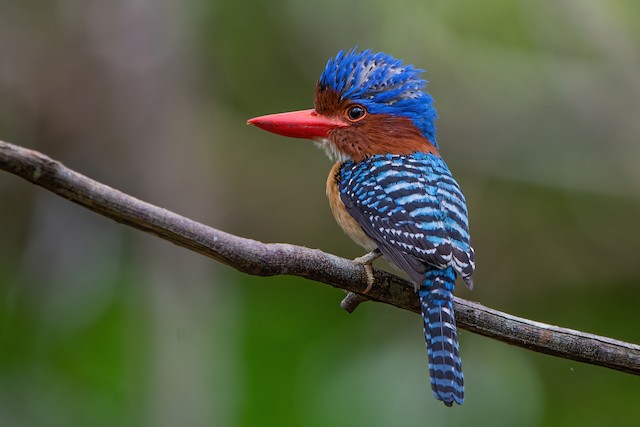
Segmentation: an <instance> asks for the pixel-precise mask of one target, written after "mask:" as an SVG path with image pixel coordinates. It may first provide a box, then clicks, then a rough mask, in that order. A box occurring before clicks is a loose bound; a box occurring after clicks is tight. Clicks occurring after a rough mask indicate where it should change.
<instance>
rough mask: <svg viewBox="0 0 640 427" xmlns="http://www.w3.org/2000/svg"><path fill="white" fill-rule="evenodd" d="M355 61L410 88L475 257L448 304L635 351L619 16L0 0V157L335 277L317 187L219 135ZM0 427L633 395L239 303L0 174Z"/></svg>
mask: <svg viewBox="0 0 640 427" xmlns="http://www.w3.org/2000/svg"><path fill="white" fill-rule="evenodd" d="M354 45H358V46H360V47H363V48H373V49H375V50H383V51H386V52H389V53H392V54H393V55H395V56H397V57H399V58H402V59H404V60H405V61H407V62H410V63H413V64H415V65H417V66H419V67H421V68H425V69H426V70H427V74H426V76H427V78H428V79H429V81H430V84H429V90H430V92H431V93H432V95H433V96H434V97H435V99H436V105H437V107H438V110H439V113H440V117H441V119H440V120H439V122H438V129H439V138H438V141H439V143H440V145H441V147H442V153H443V156H444V157H445V158H446V160H447V162H448V163H449V166H450V168H451V169H452V171H453V173H454V174H455V176H456V177H457V179H458V181H459V182H460V184H461V186H462V187H463V189H464V191H465V193H466V195H467V200H468V204H469V211H470V215H471V231H472V235H473V239H474V246H475V248H476V253H477V266H478V269H477V274H476V279H475V283H476V288H475V289H474V290H473V291H468V290H466V289H464V288H463V287H462V286H460V289H459V291H458V294H459V295H460V296H461V297H464V298H468V299H473V300H476V301H479V302H481V303H483V304H485V305H488V306H490V307H493V308H496V309H500V310H504V311H507V312H509V313H513V314H515V315H519V316H524V317H528V318H532V319H535V320H539V321H544V322H548V323H553V324H558V325H562V326H566V327H571V328H575V329H579V330H584V331H587V332H592V333H596V334H602V335H606V336H610V337H613V338H617V339H622V340H627V341H631V342H636V343H637V342H640V332H638V327H637V325H638V321H637V316H638V313H639V310H638V309H639V308H640V289H639V287H638V284H639V283H640V273H639V272H638V259H639V256H638V247H639V246H640V226H639V225H638V218H640V144H639V142H640V120H639V119H640V3H639V2H637V1H634V0H616V1H609V2H598V1H584V2H580V1H576V0H561V1H551V0H543V1H538V2H524V1H515V0H488V1H483V2H476V1H470V0H466V1H444V0H440V1H415V0H414V1H409V0H402V1H396V2H389V1H380V0H374V1H363V0H356V1H353V2H344V1H335V0H331V1H328V2H315V3H311V2H296V1H292V0H289V1H282V0H280V1H271V2H262V1H257V0H238V1H235V2H231V1H228V2H215V1H204V0H191V1H183V2H171V1H157V0H137V1H133V0H114V1H108V2H107V1H99V0H56V1H49V2H42V1H35V0H23V1H19V2H18V1H9V0H0V139H3V140H6V141H11V142H14V143H17V144H20V145H23V146H27V147H30V148H34V149H37V150H40V151H43V152H45V153H47V154H49V155H51V156H52V157H55V158H57V159H60V160H62V161H63V162H64V163H65V164H67V165H68V166H70V167H72V168H74V169H76V170H78V171H80V172H82V173H84V174H87V175H89V176H91V177H93V178H95V179H97V180H99V181H101V182H104V183H106V184H108V185H111V186H113V187H115V188H118V189H121V190H123V191H125V192H128V193H130V194H132V195H134V196H136V197H139V198H141V199H144V200H147V201H149V202H151V203H154V204H157V205H160V206H162V207H165V208H167V209H171V210H173V211H176V212H178V213H180V214H183V215H186V216H188V217H191V218H193V219H196V220H198V221H201V222H204V223H206V224H209V225H212V226H214V227H217V228H220V229H223V230H225V231H229V232H232V233H236V234H239V235H242V236H247V237H251V238H255V239H259V240H263V241H267V242H290V243H295V244H299V245H305V246H309V247H317V248H321V249H323V250H325V251H328V252H332V253H336V254H339V255H342V256H345V257H355V256H358V255H360V254H361V251H360V250H359V249H358V248H357V247H356V246H355V245H354V244H353V243H351V242H350V241H349V240H348V238H347V237H345V236H343V234H342V232H341V231H340V230H339V229H338V227H337V226H335V224H334V223H333V219H332V218H331V213H330V211H329V208H328V206H327V203H326V200H325V196H324V182H325V178H326V173H327V171H328V169H329V168H330V166H331V165H330V163H329V161H328V160H327V159H326V158H325V157H324V155H323V154H322V153H321V152H319V151H318V150H317V149H315V147H313V144H311V143H308V142H305V141H301V140H300V141H299V140H287V139H285V138H282V137H278V136H275V135H270V134H267V133H266V132H261V131H258V130H257V129H255V128H252V127H248V126H246V125H245V121H246V119H247V118H249V117H252V116H256V115H261V114H266V113H271V112H279V111H286V110H291V109H301V108H309V107H310V106H311V103H312V97H313V89H314V84H315V81H316V79H317V77H318V75H319V73H320V71H321V69H322V67H323V66H324V64H325V62H326V60H327V59H328V58H329V57H330V56H332V55H334V54H335V53H336V52H337V51H338V50H340V49H344V48H350V47H352V46H354ZM0 236H2V238H1V239H0V425H1V426H87V425H91V426H176V425H178V426H179V425H183V426H213V425H216V426H218V425H219V426H271V425H274V426H281V427H284V426H310V427H314V426H357V425H368V426H390V425H394V426H396V425H397V426H405V425H407V426H408V425H411V426H416V425H446V426H458V425H466V426H468V425H491V426H515V425H517V426H568V425H576V426H603V425H633V424H636V423H639V422H640V405H638V401H640V382H639V380H638V378H636V377H633V376H631V375H628V374H622V373H618V372H614V371H610V370H606V369H603V368H596V367H592V366H587V365H583V364H579V363H574V362H570V361H567V360H562V359H557V358H553V357H549V356H543V355H539V354H535V353H532V352H529V351H526V350H523V349H520V348H514V347H510V346H507V345H505V344H502V343H500V342H497V341H492V340H489V339H487V338H483V337H479V336H475V335H473V334H470V333H467V332H464V331H462V332H461V337H460V341H461V346H462V355H463V361H464V369H465V379H466V384H467V398H466V401H465V404H464V405H463V406H461V407H455V408H452V409H447V408H445V407H444V406H443V405H441V404H440V403H438V402H436V401H435V400H434V399H433V398H432V395H431V391H430V389H429V382H428V373H427V366H426V352H425V350H424V344H423V338H422V333H421V323H420V320H419V318H418V317H417V316H416V315H413V314H410V313H406V312H402V311H400V310H397V309H394V308H392V307H386V306H382V305H380V304H365V305H363V306H362V307H360V308H359V309H358V310H357V311H356V312H355V313H354V314H353V315H348V314H346V313H345V312H343V311H341V310H340V309H339V307H338V303H339V301H340V299H341V297H342V294H341V292H339V291H337V290H335V289H332V288H329V287H327V286H322V285H318V284H315V283H313V282H310V281H306V280H303V279H299V278H290V277H275V278H253V277H248V276H246V275H243V274H240V273H238V272H236V271H234V270H232V269H230V268H227V267H224V266H221V265H219V264H216V263H215V262H213V261H211V260H209V259H206V258H204V257H202V256H200V255H197V254H195V253H190V252H188V251H186V250H184V249H181V248H178V247H175V246H173V245H171V244H169V243H166V242H164V241H160V240H159V239H157V238H155V237H153V236H149V235H145V234H143V233H141V232H138V231H135V230H131V229H129V228H127V227H125V226H122V225H119V224H116V223H113V222H111V221H110V220H107V219H104V218H102V217H99V216H97V215H95V214H93V213H91V212H88V211H85V210H84V209H82V208H79V207H77V206H75V205H73V204H71V203H69V202H67V201H65V200H62V199H60V198H57V197H55V196H52V195H50V194H48V193H47V192H45V191H44V190H41V189H38V188H35V187H33V186H32V185H30V184H27V183H26V182H23V181H22V180H20V179H18V178H16V177H13V176H11V175H8V174H0Z"/></svg>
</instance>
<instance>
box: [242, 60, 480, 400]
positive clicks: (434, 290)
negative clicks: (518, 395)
mask: <svg viewBox="0 0 640 427" xmlns="http://www.w3.org/2000/svg"><path fill="white" fill-rule="evenodd" d="M423 72H424V70H422V69H419V68H415V67H414V66H413V65H410V64H405V63H404V62H403V61H401V60H398V59H396V58H394V57H393V56H391V55H389V54H386V53H384V52H374V51H372V50H369V49H368V50H358V49H357V48H352V49H350V50H341V51H340V52H338V53H337V54H336V55H335V56H334V57H333V58H331V59H329V61H328V62H327V64H326V66H325V68H324V70H323V71H322V73H321V75H320V78H319V79H318V81H317V84H316V88H315V96H314V108H312V109H307V110H301V111H293V112H288V113H278V114H269V115H265V116H260V117H255V118H253V119H250V120H248V121H247V123H248V124H251V125H255V126H257V127H259V128H261V129H264V130H266V131H269V132H272V133H275V134H279V135H283V136H288V137H295V138H305V139H310V140H312V141H314V142H315V143H316V145H318V146H319V147H320V148H321V149H323V150H324V151H325V152H326V154H327V155H328V156H329V158H330V159H331V160H333V161H334V165H333V167H332V168H331V170H330V172H329V176H328V179H327V186H326V192H327V196H328V198H329V205H330V207H331V211H332V213H333V216H334V217H335V219H336V222H337V223H338V224H339V225H340V226H341V227H342V229H343V230H344V231H345V233H346V234H347V235H348V236H349V237H351V238H352V239H353V240H354V241H355V242H356V243H357V244H359V245H360V246H362V247H363V248H364V249H366V250H367V251H369V254H368V255H365V256H363V257H361V258H359V259H357V260H359V261H360V262H361V263H362V264H363V265H364V266H365V267H368V268H369V269H371V271H372V267H371V262H372V260H373V259H375V258H376V257H377V256H379V255H380V254H381V255H382V256H384V257H385V258H386V259H387V260H389V261H390V262H391V264H393V265H395V266H396V267H397V268H399V269H400V270H402V271H404V272H405V273H406V274H407V275H408V277H409V278H410V279H411V281H412V282H413V283H414V287H415V290H416V292H417V294H418V297H419V301H420V307H421V313H422V318H423V332H424V335H425V341H426V347H427V354H428V367H429V376H430V381H431V389H432V391H433V394H434V396H435V398H436V399H438V400H440V401H442V402H444V404H445V405H446V406H448V407H451V406H452V405H453V403H454V402H455V403H457V404H462V403H463V402H464V377H463V373H462V361H461V358H460V348H459V342H458V332H457V327H456V321H455V315H454V308H453V292H454V287H455V282H456V277H457V276H460V277H461V278H462V279H463V280H464V282H465V284H466V285H467V286H468V287H469V288H470V289H471V288H472V287H473V278H472V275H473V272H474V270H475V253H474V250H473V248H472V246H471V238H470V235H469V220H468V213H467V205H466V201H465V197H464V195H463V193H462V191H461V189H460V186H459V185H458V183H457V182H456V180H455V179H454V178H453V176H452V174H451V172H450V170H449V168H448V166H447V165H446V163H445V162H444V160H443V159H442V156H441V155H440V152H439V146H438V143H437V140H436V125H435V121H436V120H437V118H438V115H437V112H436V109H435V106H434V101H433V98H432V96H431V95H430V94H429V93H428V92H427V91H426V84H427V82H426V80H424V79H423V78H422V77H421V76H422V73H423ZM368 275H369V279H370V280H371V281H372V280H373V276H372V275H371V274H370V273H368ZM370 285H371V284H370ZM369 287H370V286H369ZM369 287H368V288H367V289H369Z"/></svg>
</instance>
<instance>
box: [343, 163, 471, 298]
mask: <svg viewBox="0 0 640 427" xmlns="http://www.w3.org/2000/svg"><path fill="white" fill-rule="evenodd" d="M339 188H340V197H341V200H342V202H343V203H344V205H345V207H346V209H347V211H348V212H349V214H350V215H351V216H352V217H353V218H354V219H355V220H356V221H357V222H358V224H360V226H361V227H362V229H363V230H364V232H365V234H366V235H367V236H369V237H370V238H371V239H373V240H374V241H375V242H376V243H377V244H378V248H379V249H380V251H381V252H382V253H383V254H384V255H385V256H386V257H387V258H388V259H390V260H391V261H392V262H393V263H395V264H396V265H397V266H398V267H400V268H401V269H402V270H404V271H405V272H406V273H407V274H409V276H410V277H411V278H412V279H413V280H414V281H415V282H416V283H418V284H421V283H422V282H423V280H424V277H425V276H424V275H425V272H426V271H427V270H428V269H430V268H437V269H445V268H447V267H449V266H451V267H453V268H454V269H455V270H456V271H457V272H458V273H459V274H460V275H461V276H462V277H463V279H464V280H465V282H466V283H467V285H468V286H470V287H471V286H472V285H473V282H472V279H471V275H472V274H473V270H474V268H475V260H474V252H473V248H472V247H471V240H470V237H469V223H468V219H467V207H466V202H465V199H464V196H463V194H462V191H460V187H459V186H458V184H457V183H456V181H455V180H454V179H453V177H452V176H451V172H449V168H448V167H447V165H446V164H445V163H444V161H443V160H442V159H441V158H440V157H437V156H434V155H433V154H425V153H414V154H412V155H409V156H402V155H384V156H383V155H376V156H372V157H370V158H368V159H365V160H363V161H362V162H359V163H356V162H352V161H349V162H345V163H344V164H343V166H342V168H341V169H340V183H339Z"/></svg>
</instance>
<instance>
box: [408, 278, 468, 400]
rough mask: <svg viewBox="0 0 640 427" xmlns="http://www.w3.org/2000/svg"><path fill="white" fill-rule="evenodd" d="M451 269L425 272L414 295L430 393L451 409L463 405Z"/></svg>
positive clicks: (453, 280) (462, 384) (462, 383)
mask: <svg viewBox="0 0 640 427" xmlns="http://www.w3.org/2000/svg"><path fill="white" fill-rule="evenodd" d="M455 280H456V276H455V272H454V270H453V268H452V267H449V268H446V269H444V270H430V271H427V272H426V278H425V282H424V284H423V285H422V286H421V287H420V290H419V292H418V294H419V296H420V305H421V309H422V318H423V320H424V335H425V338H426V341H427V352H428V355H429V376H430V379H431V389H432V390H433V394H434V395H435V397H436V399H438V400H441V401H443V402H444V404H445V405H447V406H451V405H452V404H453V402H456V403H457V404H462V402H463V401H464V380H463V376H462V361H461V359H460V346H459V344H458V332H457V329H456V320H455V317H454V314H453V288H454V283H455Z"/></svg>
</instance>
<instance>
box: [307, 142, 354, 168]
mask: <svg viewBox="0 0 640 427" xmlns="http://www.w3.org/2000/svg"><path fill="white" fill-rule="evenodd" d="M313 142H314V143H315V144H316V145H317V146H318V147H320V148H321V149H322V150H323V151H324V152H325V153H326V154H327V156H328V157H329V158H330V159H331V160H333V161H334V162H346V161H349V160H353V159H352V158H351V156H349V155H348V154H346V153H344V152H343V151H341V150H339V149H338V147H336V144H334V143H333V142H331V140H330V139H329V138H314V140H313Z"/></svg>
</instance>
